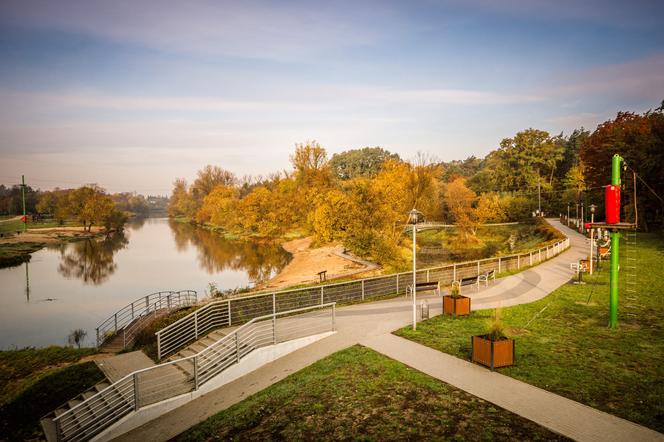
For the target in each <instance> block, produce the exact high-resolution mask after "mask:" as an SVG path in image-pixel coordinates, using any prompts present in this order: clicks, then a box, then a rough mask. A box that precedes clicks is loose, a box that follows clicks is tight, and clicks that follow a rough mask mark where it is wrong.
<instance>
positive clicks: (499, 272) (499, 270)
mask: <svg viewBox="0 0 664 442" xmlns="http://www.w3.org/2000/svg"><path fill="white" fill-rule="evenodd" d="M500 271H501V270H500V256H499V257H498V273H500Z"/></svg>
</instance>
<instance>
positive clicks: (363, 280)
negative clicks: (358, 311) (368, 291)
mask: <svg viewBox="0 0 664 442" xmlns="http://www.w3.org/2000/svg"><path fill="white" fill-rule="evenodd" d="M362 301H364V279H363V280H362Z"/></svg>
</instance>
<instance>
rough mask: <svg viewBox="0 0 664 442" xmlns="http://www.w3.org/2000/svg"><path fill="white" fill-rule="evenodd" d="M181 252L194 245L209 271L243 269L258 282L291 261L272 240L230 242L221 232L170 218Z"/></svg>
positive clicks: (202, 265)
mask: <svg viewBox="0 0 664 442" xmlns="http://www.w3.org/2000/svg"><path fill="white" fill-rule="evenodd" d="M169 225H170V227H171V232H172V234H173V240H174V242H175V246H176V248H177V250H178V251H180V252H184V251H185V250H187V248H188V247H189V246H190V245H191V246H194V247H196V249H197V252H198V256H197V258H198V263H199V266H200V267H201V268H203V269H205V271H207V272H208V273H209V274H213V273H216V272H221V271H224V270H242V271H245V272H246V273H247V275H248V276H249V279H250V280H251V281H253V282H255V283H262V282H265V281H267V280H268V279H270V278H271V277H273V276H274V275H276V274H277V273H278V272H279V271H281V269H283V268H284V267H285V266H286V264H288V262H289V261H290V258H291V256H290V254H289V253H288V252H286V251H285V250H284V249H283V248H282V247H281V246H279V245H277V244H272V243H260V244H257V243H256V242H249V241H228V240H224V239H223V238H222V237H220V236H219V235H218V234H216V233H213V232H210V231H208V230H205V229H200V228H196V227H194V226H191V225H189V224H184V223H179V222H175V221H169Z"/></svg>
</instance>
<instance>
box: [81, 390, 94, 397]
mask: <svg viewBox="0 0 664 442" xmlns="http://www.w3.org/2000/svg"><path fill="white" fill-rule="evenodd" d="M96 394H97V391H96V390H94V391H91V390H88V391H86V392H84V393H82V394H81V396H83V399H90V398H91V397H92V396H95V395H96Z"/></svg>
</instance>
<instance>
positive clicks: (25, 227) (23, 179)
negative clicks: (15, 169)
mask: <svg viewBox="0 0 664 442" xmlns="http://www.w3.org/2000/svg"><path fill="white" fill-rule="evenodd" d="M21 197H22V199H23V231H24V232H26V231H27V230H28V218H27V217H26V214H25V175H21Z"/></svg>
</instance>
